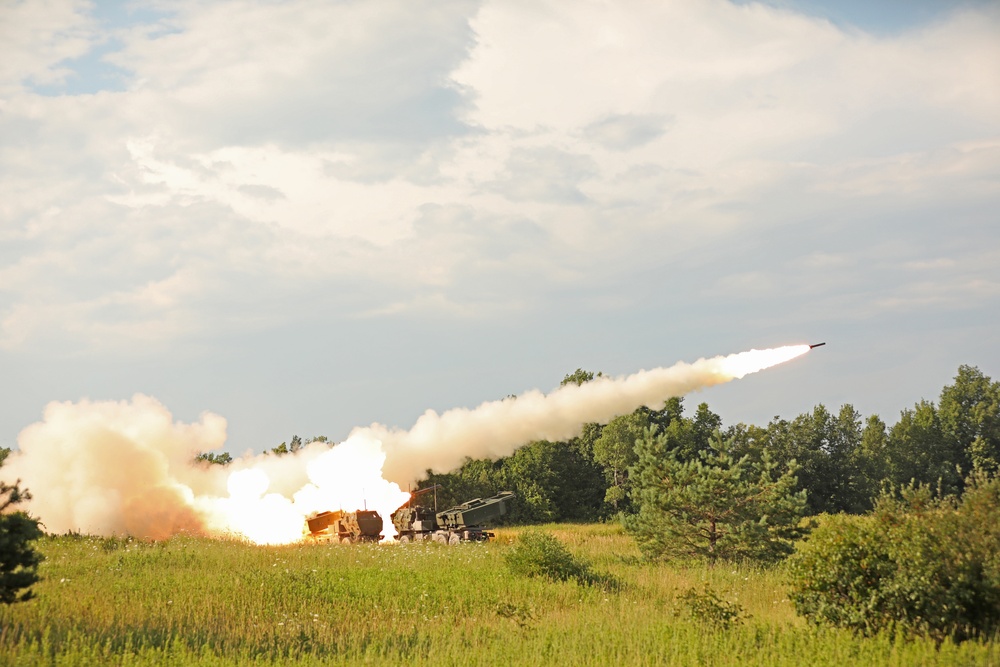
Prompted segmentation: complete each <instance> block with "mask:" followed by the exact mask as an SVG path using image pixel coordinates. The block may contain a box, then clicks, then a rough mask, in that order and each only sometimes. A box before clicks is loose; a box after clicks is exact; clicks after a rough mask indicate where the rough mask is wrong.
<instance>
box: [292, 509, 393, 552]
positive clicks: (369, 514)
mask: <svg viewBox="0 0 1000 667" xmlns="http://www.w3.org/2000/svg"><path fill="white" fill-rule="evenodd" d="M306 523H307V524H308V525H309V534H310V535H311V536H312V537H313V538H314V539H316V540H320V541H328V542H337V543H339V544H354V543H356V542H378V541H379V540H381V539H382V516H381V515H380V514H379V513H378V512H376V511H374V510H358V511H356V512H344V511H340V510H338V511H336V512H321V513H319V514H317V515H316V516H314V517H312V518H311V519H307V520H306Z"/></svg>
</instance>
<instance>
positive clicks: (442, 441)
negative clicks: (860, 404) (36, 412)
mask: <svg viewBox="0 0 1000 667" xmlns="http://www.w3.org/2000/svg"><path fill="white" fill-rule="evenodd" d="M808 350H809V346H808V345H793V346H786V347H781V348H775V349H772V350H751V351H749V352H742V353H740V354H734V355H730V356H728V357H715V358H712V359H701V360H699V361H696V362H694V363H692V364H687V363H678V364H676V365H674V366H672V367H670V368H657V369H654V370H650V371H641V372H639V373H635V374H634V375H630V376H628V377H624V378H617V379H613V378H607V377H599V378H596V379H594V380H592V381H591V382H587V383H584V384H583V385H579V386H577V385H575V384H570V385H566V386H564V387H561V388H559V389H557V390H555V391H553V392H552V393H550V394H543V393H542V392H539V391H529V392H526V393H524V394H522V395H520V396H518V397H516V398H512V399H505V400H501V401H493V402H488V403H483V404H482V405H480V406H479V407H477V408H474V409H455V410H449V411H447V412H444V413H443V414H437V413H436V412H434V411H428V412H426V413H425V414H424V415H422V416H421V417H420V418H419V419H418V420H417V422H416V424H414V426H413V427H412V428H411V429H409V430H407V431H403V430H400V429H390V428H388V427H386V426H383V425H381V424H373V425H371V426H369V427H366V428H358V429H355V430H354V431H353V432H352V433H351V434H350V436H349V437H348V438H347V440H346V441H344V442H342V443H340V444H338V445H336V446H333V447H330V446H329V445H327V444H326V443H312V444H310V445H308V446H307V447H305V448H303V449H302V450H300V451H298V452H296V453H294V454H288V455H284V456H274V455H265V454H260V455H253V454H247V455H245V456H243V457H241V458H239V459H237V460H235V461H234V462H233V463H232V464H230V465H229V466H225V467H224V466H219V465H208V464H198V463H195V461H194V459H195V457H196V456H197V455H198V454H199V453H200V452H204V451H213V450H219V449H221V448H222V446H223V445H224V443H225V439H226V420H225V419H224V418H222V417H220V416H218V415H214V414H211V413H205V414H203V415H202V416H201V419H200V420H199V421H197V422H195V423H193V424H183V423H179V422H175V421H174V419H173V417H172V415H171V414H170V412H169V411H168V410H167V409H166V408H165V407H164V406H163V405H162V404H160V403H159V402H158V401H156V400H155V399H153V398H150V397H148V396H143V395H141V394H140V395H136V396H134V397H133V398H132V400H131V401H119V402H114V401H105V402H94V401H86V400H84V401H80V402H78V403H68V402H67V403H58V402H56V403H50V404H49V405H48V406H47V407H46V408H45V411H44V414H43V418H42V421H40V422H38V423H36V424H33V425H31V426H29V427H27V428H25V429H24V430H23V431H22V432H21V433H20V435H19V436H18V450H17V451H15V452H14V453H12V454H11V455H10V456H9V457H8V459H7V461H6V462H5V463H4V465H3V467H2V468H0V479H3V480H4V481H6V482H8V483H10V482H13V481H14V480H16V479H20V480H22V484H23V486H24V487H26V488H28V489H29V490H30V491H31V493H32V495H33V499H32V500H31V501H30V504H29V506H28V507H27V508H26V509H28V510H29V511H30V512H32V513H33V514H34V515H35V516H38V517H39V518H40V519H41V520H42V522H43V524H44V525H45V528H46V529H47V530H48V531H49V532H53V533H63V532H67V531H81V532H85V533H91V534H98V535H114V534H118V535H125V534H128V535H133V536H136V537H142V538H150V539H161V538H165V537H169V536H171V535H175V534H178V533H182V532H187V533H195V534H206V535H215V536H225V535H233V536H237V537H242V538H245V539H248V540H251V541H253V542H256V543H261V544H283V543H289V542H295V541H297V540H299V539H302V537H303V529H304V525H305V518H306V517H308V516H310V515H311V514H314V513H316V512H320V511H325V510H334V509H344V510H354V509H362V508H363V507H368V508H369V509H375V510H377V511H378V512H379V513H380V514H382V516H383V517H384V518H387V517H388V516H389V514H391V513H392V512H393V511H394V510H395V509H396V508H398V507H399V506H400V505H402V504H403V503H404V502H406V500H407V499H408V497H409V494H407V493H406V492H403V491H402V490H401V488H400V485H405V484H407V483H410V482H412V481H415V480H416V479H418V478H419V477H420V476H421V475H422V474H423V472H424V471H425V470H427V469H432V470H435V471H439V472H444V471H448V470H452V469H454V468H455V467H457V466H458V465H460V464H461V463H462V461H463V460H464V459H465V458H466V457H474V458H480V457H498V456H504V455H507V454H510V453H511V452H513V451H514V450H515V449H516V448H517V447H519V446H520V445H522V444H524V443H526V442H529V441H531V440H541V439H545V440H564V439H567V438H570V437H573V436H574V435H577V434H578V433H579V432H580V430H581V428H582V426H583V424H585V423H587V422H599V423H604V422H607V421H608V420H610V419H612V418H613V417H615V416H618V415H621V414H627V413H629V412H632V411H633V410H635V409H636V408H638V407H640V406H643V405H645V406H649V407H651V408H658V407H660V406H662V404H663V402H664V401H665V400H667V399H668V398H671V397H674V396H681V395H684V394H686V393H688V392H691V391H694V390H697V389H702V388H705V387H709V386H712V385H716V384H720V383H722V382H728V381H729V380H732V379H735V378H741V377H743V376H744V375H746V374H748V373H754V372H757V371H759V370H762V369H764V368H768V367H770V366H773V365H775V364H779V363H782V362H784V361H788V360H790V359H793V358H795V357H797V356H800V355H802V354H805V353H806V352H808ZM386 524H387V528H388V529H389V530H391V524H389V522H388V521H387V522H386Z"/></svg>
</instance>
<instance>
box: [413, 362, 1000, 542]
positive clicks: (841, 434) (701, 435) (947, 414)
mask: <svg viewBox="0 0 1000 667" xmlns="http://www.w3.org/2000/svg"><path fill="white" fill-rule="evenodd" d="M593 378H594V374H593V373H590V372H587V371H583V370H577V371H576V372H574V373H572V374H570V375H567V376H566V377H565V378H564V379H563V382H562V383H563V384H567V383H570V382H574V383H583V382H588V381H590V380H592V379H593ZM514 400H516V398H515V399H514ZM654 434H657V435H659V437H660V439H661V441H663V442H665V443H666V447H667V450H668V451H670V453H671V455H672V456H673V457H675V458H676V459H677V460H679V461H682V462H683V461H691V460H694V459H697V458H699V457H702V456H703V455H704V454H705V453H706V450H707V451H712V450H714V449H719V447H720V444H722V445H723V446H724V448H725V449H726V450H727V451H728V452H729V453H730V454H732V455H733V456H735V457H737V458H740V457H743V456H747V457H748V458H749V459H750V461H754V462H759V461H760V459H761V458H762V457H763V456H765V452H766V454H767V456H768V457H769V458H770V459H771V460H772V461H773V462H776V463H777V464H778V467H779V468H782V469H787V468H788V467H789V464H792V462H793V461H794V464H792V466H793V467H796V466H797V467H796V469H795V473H796V476H797V484H798V489H799V490H805V491H806V498H807V511H808V513H810V514H820V513H823V512H827V513H836V512H848V513H862V512H866V511H868V510H870V509H871V508H872V506H873V503H874V500H875V498H876V497H877V496H878V494H879V492H880V491H881V490H882V489H883V488H887V487H899V486H901V485H905V484H909V483H910V482H916V483H919V484H929V485H931V486H932V487H934V488H935V489H937V490H938V491H939V492H940V493H941V494H960V493H961V492H962V490H963V487H964V485H965V483H966V482H965V480H966V478H967V477H968V475H969V474H971V473H973V472H982V473H985V474H989V475H993V474H995V473H996V472H997V470H998V469H1000V382H994V381H992V380H991V379H990V378H989V377H987V376H986V375H984V374H983V373H982V372H981V371H980V370H979V369H978V368H976V367H973V366H961V367H960V368H959V369H958V374H957V375H956V376H955V378H954V382H953V383H952V384H949V385H947V386H945V387H944V388H943V389H942V390H941V395H940V397H939V399H938V401H937V402H936V403H935V402H932V401H927V400H921V401H920V402H918V403H916V404H915V405H914V406H913V407H912V408H908V409H905V410H902V412H901V414H900V416H899V419H898V421H896V422H895V423H894V424H893V425H892V426H891V427H888V426H887V425H886V422H885V420H883V419H882V418H881V417H879V416H878V415H870V416H868V417H865V416H863V415H861V414H860V413H859V412H858V411H857V410H855V409H854V407H853V406H851V405H849V404H847V405H843V406H841V407H840V409H839V410H838V411H837V412H835V413H834V412H831V411H830V410H829V409H828V408H827V407H826V406H824V405H817V406H816V407H815V408H814V409H813V411H812V412H811V413H806V414H801V415H799V416H797V417H795V418H794V419H791V420H788V419H782V418H779V417H775V418H774V419H773V420H771V422H770V423H769V424H767V426H756V425H748V424H743V423H739V424H735V425H732V426H724V425H723V422H722V418H721V417H720V416H719V415H717V414H716V413H714V412H713V411H712V410H711V408H710V407H709V406H708V404H707V403H701V404H699V405H698V406H697V407H696V408H695V409H694V410H693V411H690V410H688V409H686V406H685V405H684V401H683V399H681V398H673V399H670V400H668V401H667V402H666V403H665V404H664V405H663V407H662V408H660V409H659V410H650V409H648V408H640V409H638V410H636V411H635V412H633V413H631V414H628V415H622V416H620V417H617V418H615V419H614V420H612V421H611V422H609V423H608V424H603V425H602V424H587V425H586V426H585V427H584V428H583V431H582V433H581V435H580V436H578V437H576V438H573V439H572V440H569V441H566V442H549V441H535V442H531V443H528V444H526V445H525V446H523V447H521V448H520V449H518V450H517V451H515V452H514V453H513V454H511V455H510V456H507V457H503V458H500V459H496V460H489V459H467V460H466V461H465V463H464V465H462V466H461V467H460V468H459V469H458V470H455V471H453V472H449V473H432V472H431V471H428V472H427V474H426V476H425V478H424V479H423V480H421V483H420V487H426V486H428V485H432V484H440V485H441V486H442V489H441V490H439V491H438V495H437V503H438V505H439V506H440V507H442V508H443V507H446V506H449V505H451V504H454V503H460V502H464V501H466V500H468V499H470V498H475V497H484V496H489V495H493V494H495V493H498V492H500V491H513V492H515V493H516V494H517V497H518V503H517V505H516V507H515V509H514V511H513V512H512V513H511V514H510V515H509V516H508V517H507V520H508V522H510V523H536V522H557V521H594V520H601V519H607V518H610V517H612V516H614V515H617V514H620V513H624V514H629V513H631V512H632V511H634V509H635V508H634V506H633V500H634V494H633V493H632V491H633V489H632V484H631V477H632V476H633V475H634V474H635V472H636V465H637V463H638V460H639V451H640V450H641V448H642V446H643V443H647V442H649V440H650V438H651V437H653V435H654ZM428 496H430V494H426V495H425V496H424V497H422V498H421V501H422V502H424V503H429V502H433V498H432V497H431V498H428Z"/></svg>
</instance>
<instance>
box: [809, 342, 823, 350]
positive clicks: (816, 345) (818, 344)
mask: <svg viewBox="0 0 1000 667" xmlns="http://www.w3.org/2000/svg"><path fill="white" fill-rule="evenodd" d="M820 345H826V343H816V344H815V345H810V346H809V349H810V350H811V349H813V348H814V347H819V346H820Z"/></svg>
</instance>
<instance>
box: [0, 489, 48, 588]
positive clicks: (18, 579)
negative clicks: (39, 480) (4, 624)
mask: <svg viewBox="0 0 1000 667" xmlns="http://www.w3.org/2000/svg"><path fill="white" fill-rule="evenodd" d="M30 499H31V494H29V493H28V492H27V491H22V490H21V489H20V487H19V486H18V483H15V484H14V485H12V486H11V485H7V484H5V483H3V482H0V602H2V603H4V604H13V603H15V602H24V601H25V600H30V599H31V598H33V597H34V593H33V592H32V591H31V588H30V587H31V585H32V584H34V583H36V582H37V581H38V564H39V563H41V561H42V556H41V554H39V553H38V552H36V551H35V550H34V549H33V548H32V544H31V543H32V542H34V541H35V540H37V539H38V538H39V537H41V536H42V531H41V529H40V528H39V527H38V519H35V518H33V517H31V516H28V514H27V513H25V512H19V511H18V512H11V511H8V510H9V509H10V508H11V507H13V506H14V505H17V504H18V503H20V502H22V501H24V500H30Z"/></svg>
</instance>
